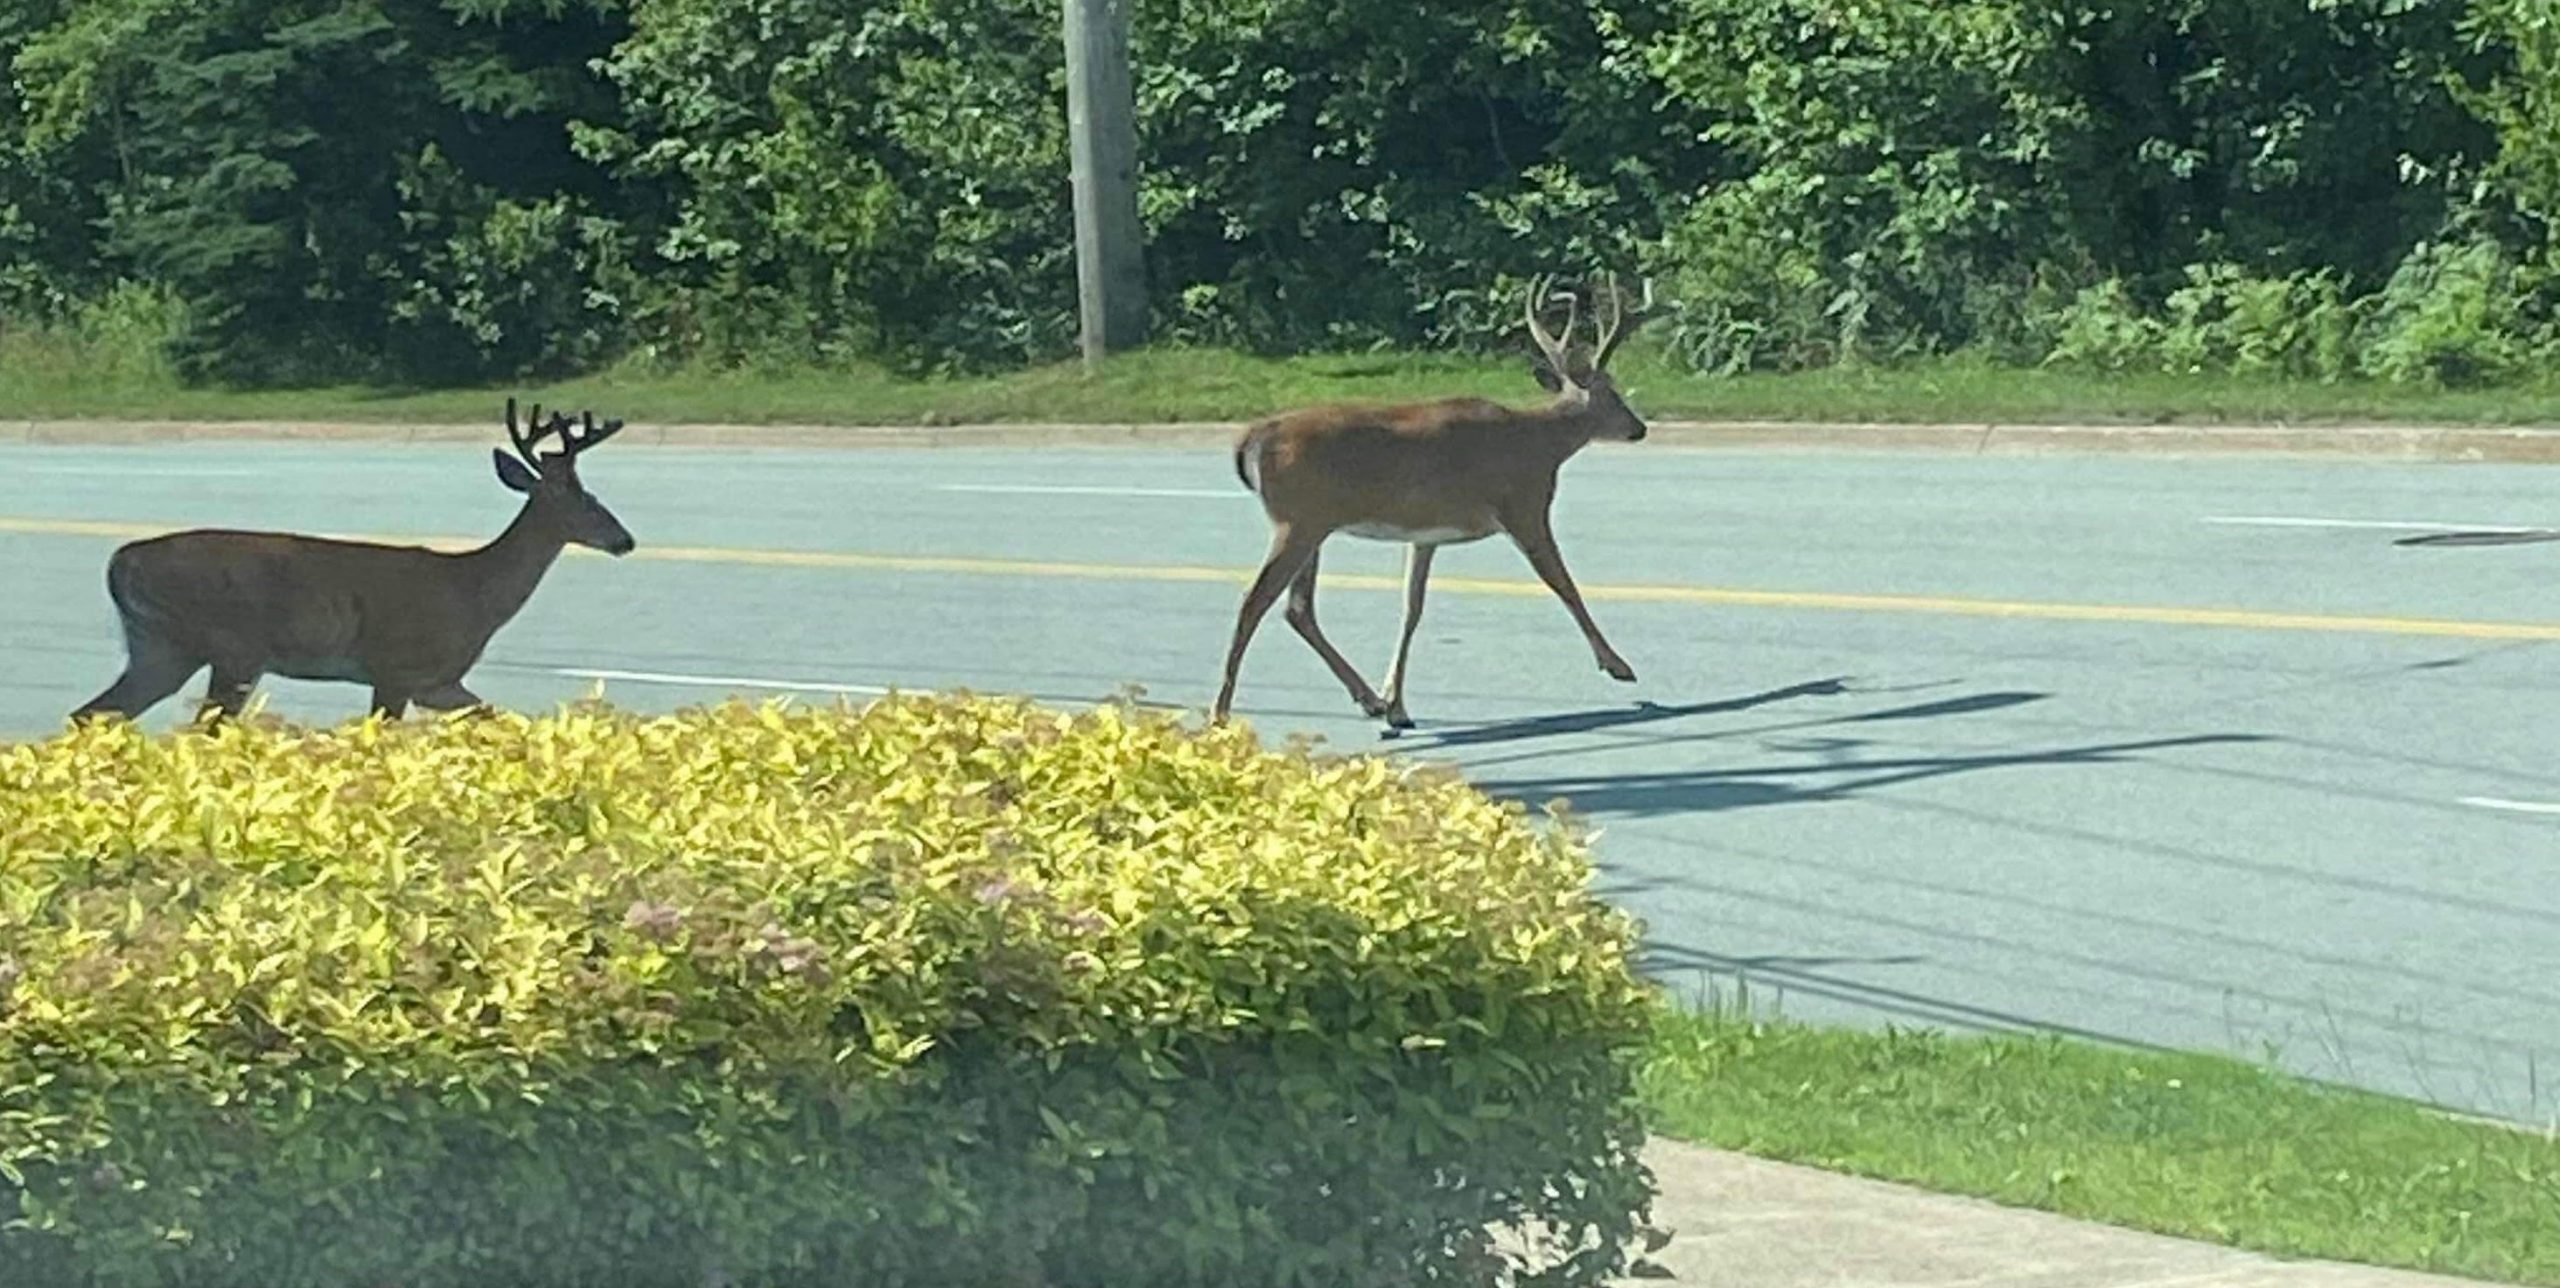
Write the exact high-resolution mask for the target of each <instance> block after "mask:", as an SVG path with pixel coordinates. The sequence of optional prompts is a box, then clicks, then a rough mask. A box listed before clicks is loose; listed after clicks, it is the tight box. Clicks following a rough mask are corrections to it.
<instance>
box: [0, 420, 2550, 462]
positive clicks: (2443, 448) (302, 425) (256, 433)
mask: <svg viewBox="0 0 2560 1288" xmlns="http://www.w3.org/2000/svg"><path fill="white" fill-rule="evenodd" d="M1236 428H1237V427H1236V426H1235V425H1232V424H1227V423H1219V422H1184V423H1166V424H1034V423H1003V424H984V425H957V424H955V425H719V424H659V423H649V422H635V423H633V424H632V426H631V427H630V428H629V429H627V430H625V431H623V434H622V436H621V438H620V439H619V440H617V441H618V442H620V443H621V444H622V445H624V446H650V447H684V448H709V447H789V448H804V449H806V448H865V447H874V448H876V447H1115V446H1122V447H1125V446H1140V447H1197V448H1202V449H1207V448H1211V447H1217V446H1223V445H1224V444H1226V443H1227V442H1229V441H1231V440H1232V439H1233V437H1234V435H1235V432H1236ZM1652 428H1653V434H1652V441H1653V442H1654V443H1656V444H1661V445H1669V446H1673V447H1721V448H1735V449H1749V450H1759V451H1826V452H1927V453H1932V454H1936V455H1955V456H2060V455H2106V456H2121V455H2133V456H2290V457H2328V458H2349V459H2359V460H2384V461H2423V462H2448V463H2455V462H2480V463H2493V462H2495V463H2508V464H2545V463H2553V462H2560V429H2555V428H2550V427H2529V428H2517V427H2500V426H2478V425H2350V424H2339V425H2331V424H2318V425H2285V424H2267V425H2240V424H2153V425H2134V424H2049V425H2035V424H1985V423H1979V422H1974V423H1947V424H1869V423H1856V422H1827V421H1726V420H1693V419H1683V418H1679V417H1657V418H1654V419H1653V420H1652ZM495 432H496V430H495V426H494V424H493V423H490V422H475V423H470V424H435V423H415V424H410V423H391V424H376V423H356V422H336V421H331V422H297V421H211V420H165V421H120V420H26V419H15V420H13V419H0V444H66V445H67V444H83V445H104V444H144V443H182V442H261V441H265V442H292V443H316V442H346V443H377V444H379V443H448V442H467V443H480V442H486V441H487V440H488V439H489V438H490V436H491V435H492V434H493V433H495Z"/></svg>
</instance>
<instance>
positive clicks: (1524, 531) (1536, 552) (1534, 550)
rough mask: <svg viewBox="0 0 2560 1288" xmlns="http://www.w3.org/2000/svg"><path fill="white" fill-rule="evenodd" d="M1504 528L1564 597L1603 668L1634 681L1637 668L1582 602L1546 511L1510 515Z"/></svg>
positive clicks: (1549, 586)
mask: <svg viewBox="0 0 2560 1288" xmlns="http://www.w3.org/2000/svg"><path fill="white" fill-rule="evenodd" d="M1503 528H1504V530H1505V531H1507V532H1509V533H1510V534H1511V541H1512V544H1514V545H1517V546H1518V547H1520V553H1521V554H1523V555H1526V556H1528V558H1529V567H1530V568H1532V569H1534V570H1536V572H1537V574H1538V580H1540V581H1543V582H1545V583H1547V589H1549V590H1552V591H1554V592H1555V595H1556V598H1558V599H1561V600H1563V601H1564V606H1565V610H1566V611H1567V612H1570V613H1572V614H1573V623H1574V625H1576V626H1579V627H1581V628H1582V638H1583V639H1585V640H1588V641H1590V644H1591V655H1592V657H1593V658H1594V659H1595V660H1597V661H1598V662H1599V663H1600V669H1601V670H1603V671H1605V672H1607V673H1608V674H1609V678H1610V679H1613V680H1622V681H1627V682H1633V681H1634V680H1635V678H1636V669H1635V668H1634V667H1632V666H1629V665H1627V660H1626V659H1625V658H1622V657H1620V656H1618V650H1616V649H1614V648H1611V647H1609V641H1608V638H1607V637H1606V636H1603V635H1602V634H1601V633H1600V625H1599V623H1597V622H1594V621H1592V620H1591V610H1590V609H1587V608H1584V607H1583V606H1582V592H1581V591H1580V590H1579V589H1576V588H1575V586H1574V584H1573V574H1572V573H1569V572H1567V571H1565V567H1564V555H1563V553H1562V552H1560V551H1558V550H1557V549H1556V537H1555V532H1554V531H1553V530H1552V529H1551V528H1549V527H1548V526H1547V515H1546V511H1545V510H1544V509H1536V510H1527V511H1524V512H1522V513H1520V514H1517V515H1513V516H1509V517H1508V518H1506V520H1505V522H1504V524H1503Z"/></svg>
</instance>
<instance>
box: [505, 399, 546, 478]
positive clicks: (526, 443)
mask: <svg viewBox="0 0 2560 1288" xmlns="http://www.w3.org/2000/svg"><path fill="white" fill-rule="evenodd" d="M543 432H544V430H543V424H542V404H541V403H535V404H534V405H533V432H531V433H526V432H524V431H523V430H520V429H518V428H517V427H516V400H515V399H514V398H513V397H510V398H508V399H507V441H508V442H509V443H511V444H513V445H514V446H515V449H516V456H517V457H518V458H519V459H521V460H522V461H523V462H524V463H525V464H527V465H530V466H532V467H534V468H535V469H537V470H539V469H541V468H542V459H541V458H540V457H538V456H535V455H534V454H533V445H534V444H535V443H538V442H540V441H542V435H543Z"/></svg>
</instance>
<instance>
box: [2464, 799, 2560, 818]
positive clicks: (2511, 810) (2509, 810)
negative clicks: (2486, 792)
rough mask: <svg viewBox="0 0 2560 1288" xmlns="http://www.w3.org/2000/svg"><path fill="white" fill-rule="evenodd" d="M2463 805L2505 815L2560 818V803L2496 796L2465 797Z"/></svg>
mask: <svg viewBox="0 0 2560 1288" xmlns="http://www.w3.org/2000/svg"><path fill="white" fill-rule="evenodd" d="M2462 803H2463V804H2465V805H2469V806H2471V807H2472V808H2474V809H2493V810H2497V811H2499V812H2501V813H2505V814H2547V815H2550V816H2552V817H2555V818H2560V802H2546V801H2511V800H2501V799H2499V798H2498V797H2495V796H2465V797H2463V798H2462Z"/></svg>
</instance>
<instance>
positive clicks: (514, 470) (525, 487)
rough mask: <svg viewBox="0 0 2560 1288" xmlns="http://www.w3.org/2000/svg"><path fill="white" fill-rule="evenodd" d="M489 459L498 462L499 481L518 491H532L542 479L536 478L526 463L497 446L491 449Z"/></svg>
mask: <svg viewBox="0 0 2560 1288" xmlns="http://www.w3.org/2000/svg"><path fill="white" fill-rule="evenodd" d="M489 459H491V460H494V461H496V462H497V463H498V481H499V482H501V483H504V484H506V485H507V486H508V487H510V488H512V489H514V490H515V491H518V492H531V491H533V489H534V487H535V486H536V485H537V484H539V483H540V482H541V481H542V480H540V479H538V478H535V477H534V474H533V471H532V470H530V469H527V468H525V463H524V462H522V461H519V460H517V459H516V458H514V457H512V456H509V455H507V454H506V453H505V452H503V451H500V450H498V449H497V448H494V447H493V448H491V449H489Z"/></svg>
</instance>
